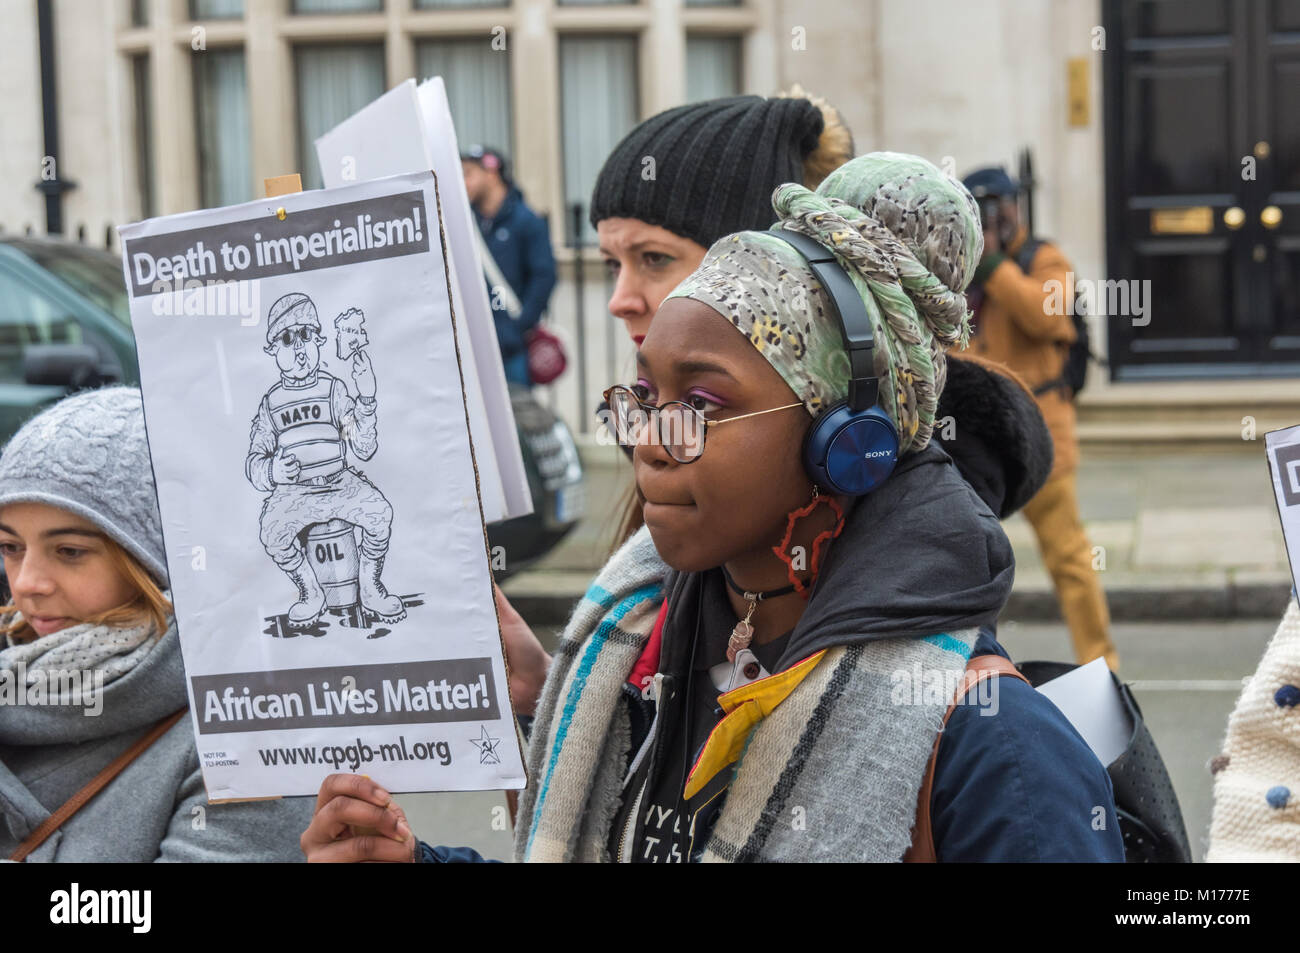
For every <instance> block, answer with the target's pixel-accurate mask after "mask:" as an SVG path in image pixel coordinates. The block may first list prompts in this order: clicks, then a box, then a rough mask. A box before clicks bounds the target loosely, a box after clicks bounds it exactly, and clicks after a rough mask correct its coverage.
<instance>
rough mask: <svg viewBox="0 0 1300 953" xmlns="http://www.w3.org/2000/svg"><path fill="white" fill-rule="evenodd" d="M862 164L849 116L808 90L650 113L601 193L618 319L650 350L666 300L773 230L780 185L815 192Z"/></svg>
mask: <svg viewBox="0 0 1300 953" xmlns="http://www.w3.org/2000/svg"><path fill="white" fill-rule="evenodd" d="M852 157H853V137H852V136H851V135H850V133H849V130H848V129H847V128H846V127H845V126H844V123H843V122H842V121H841V120H840V116H839V113H838V112H837V111H836V110H835V108H834V107H832V106H831V105H829V104H828V103H827V102H826V101H825V100H822V99H818V98H815V97H811V96H808V95H806V94H805V93H804V92H803V91H802V90H801V89H800V88H799V87H798V86H796V87H794V89H793V90H792V91H791V92H790V93H788V94H785V93H783V94H781V95H780V96H774V97H772V98H770V99H765V98H763V97H762V96H732V97H728V98H725V99H709V100H705V101H704V102H699V103H690V104H688V105H685V106H678V107H676V108H674V109H669V110H667V111H665V112H661V113H659V114H658V115H656V116H651V117H650V118H649V119H647V120H645V122H643V123H641V124H640V125H638V126H637V127H636V128H635V129H633V130H632V131H631V132H630V133H628V134H627V135H626V136H625V137H624V138H623V141H622V142H620V143H619V144H618V145H617V146H615V147H614V151H613V152H612V153H610V155H609V158H608V159H606V160H605V165H604V167H603V168H602V169H601V170H600V175H599V176H598V177H597V178H596V186H595V189H594V190H593V192H592V196H591V224H592V225H593V226H595V228H596V234H597V236H598V238H599V243H600V252H601V255H602V256H603V257H604V259H605V265H606V267H607V268H608V269H609V273H610V276H611V277H612V278H613V279H614V282H615V284H614V294H613V296H612V297H611V298H610V301H609V310H610V313H611V314H612V315H614V317H616V318H619V319H621V320H622V321H623V322H624V323H625V325H626V326H627V331H628V334H629V335H630V336H631V337H632V340H633V342H634V343H635V344H636V345H637V346H638V347H640V345H641V341H642V339H644V337H645V334H646V331H647V330H648V329H649V327H650V319H651V318H652V317H653V316H654V313H655V311H656V310H658V308H659V305H660V303H661V302H662V301H663V299H664V297H665V296H666V295H667V294H668V292H670V291H672V289H673V288H675V287H676V286H677V284H678V283H679V282H680V281H681V280H682V279H683V278H685V277H686V276H687V275H689V274H690V273H691V272H692V271H694V270H695V268H696V267H697V266H698V265H699V263H700V262H701V261H702V260H703V259H704V253H705V251H706V250H707V249H708V247H709V246H710V245H712V244H713V243H714V242H715V241H717V240H718V239H719V238H721V237H722V236H724V235H730V234H731V233H733V232H739V231H744V230H745V229H765V228H767V227H768V226H769V225H771V224H772V222H773V221H774V220H775V215H774V214H773V212H772V192H773V190H774V189H775V188H776V187H777V186H778V185H782V184H783V183H786V182H802V183H803V184H804V185H805V186H807V187H808V188H816V187H817V186H818V185H819V184H820V183H821V180H822V179H824V178H825V177H826V176H827V175H829V174H830V173H831V172H833V171H834V170H835V169H837V168H838V167H839V166H841V165H843V164H844V163H845V162H847V161H848V160H849V159H851V158H852Z"/></svg>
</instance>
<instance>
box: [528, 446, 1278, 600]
mask: <svg viewBox="0 0 1300 953" xmlns="http://www.w3.org/2000/svg"><path fill="white" fill-rule="evenodd" d="M1238 446H1239V447H1241V446H1242V445H1241V444H1240V443H1239V444H1238ZM582 456H583V463H584V466H585V469H586V473H587V480H588V482H587V515H586V516H585V518H584V519H583V520H582V522H581V523H580V524H579V525H578V526H577V527H576V528H575V530H574V531H573V532H572V533H571V534H570V535H569V536H568V537H567V538H566V539H565V540H564V541H563V542H562V543H561V544H560V545H559V546H558V547H557V548H556V549H555V550H553V551H552V552H551V553H549V554H548V555H547V556H546V558H545V559H544V560H542V561H541V562H539V563H536V564H534V565H533V566H530V567H527V568H526V569H524V570H523V571H521V572H519V573H517V574H515V575H513V576H512V577H511V578H509V579H508V580H506V582H505V583H504V584H503V586H502V588H503V589H504V590H505V592H506V594H507V595H508V596H509V597H510V599H511V601H512V602H513V603H514V605H515V606H516V608H518V609H519V611H520V612H521V613H522V614H523V616H524V618H526V619H528V620H529V621H532V622H534V623H535V624H545V623H554V624H559V623H563V622H564V620H565V619H567V618H568V614H569V611H570V610H571V609H572V607H573V605H574V603H576V602H577V600H578V599H579V598H580V597H581V596H582V593H583V592H585V591H586V588H587V585H588V583H589V582H590V581H591V579H592V577H593V576H594V575H595V572H596V570H597V569H599V567H600V566H601V564H602V563H603V561H604V559H605V557H606V555H607V554H608V552H609V547H610V544H611V542H612V540H613V538H614V534H615V532H616V528H617V526H618V522H619V521H618V515H619V513H620V512H621V505H622V501H623V500H624V498H625V497H624V494H625V492H626V487H628V486H629V485H630V484H631V480H632V476H631V467H630V465H629V464H628V463H627V462H626V461H625V460H623V459H622V456H621V454H620V453H619V451H618V450H617V448H614V447H610V446H600V445H597V444H594V443H588V444H586V445H584V446H583V447H582ZM1078 486H1079V506H1080V511H1081V513H1082V514H1083V518H1084V523H1085V526H1086V528H1087V531H1088V535H1089V539H1090V541H1091V543H1092V545H1093V547H1094V565H1095V566H1096V568H1097V571H1098V572H1099V573H1101V574H1102V582H1103V586H1104V587H1105V590H1106V594H1107V601H1108V603H1109V605H1110V610H1111V616H1112V618H1113V619H1114V620H1115V621H1117V622H1122V621H1143V620H1168V619H1187V620H1195V619H1244V618H1261V619H1263V618H1273V619H1276V618H1278V617H1279V616H1280V615H1281V613H1282V609H1283V608H1284V607H1285V605H1286V601H1287V598H1288V596H1289V593H1290V590H1291V576H1290V570H1289V568H1288V564H1287V558H1286V549H1285V545H1284V543H1283V539H1282V531H1281V528H1280V524H1279V522H1278V516H1277V507H1276V505H1275V503H1274V500H1273V490H1272V486H1271V483H1270V479H1269V473H1268V465H1267V463H1266V461H1265V458H1264V442H1263V441H1262V440H1260V441H1258V442H1256V443H1254V444H1251V445H1248V446H1246V447H1245V448H1244V449H1234V450H1230V451H1229V450H1214V449H1201V450H1196V451H1194V452H1180V451H1178V450H1176V449H1170V448H1168V447H1154V448H1152V449H1150V450H1147V449H1145V448H1141V447H1129V448H1124V449H1114V450H1110V451H1093V452H1091V453H1090V454H1089V455H1087V456H1085V458H1084V462H1083V464H1082V465H1081V467H1080V469H1079V474H1078ZM1004 527H1005V529H1006V533H1007V536H1008V538H1009V539H1010V540H1011V544H1012V546H1013V548H1014V549H1015V555H1016V582H1015V587H1014V589H1013V591H1012V595H1011V598H1010V600H1009V601H1008V603H1007V607H1006V610H1005V613H1004V618H1009V619H1018V620H1025V621H1041V622H1052V621H1059V620H1060V618H1061V616H1060V613H1059V611H1058V609H1057V605H1056V596H1055V592H1054V590H1053V587H1052V584H1051V579H1050V577H1049V576H1048V574H1047V572H1046V570H1045V569H1044V568H1043V564H1042V560H1041V559H1040V557H1039V554H1038V546H1037V541H1036V539H1035V537H1034V532H1033V528H1032V527H1031V526H1030V525H1029V523H1028V521H1026V520H1025V519H1024V518H1023V517H1022V516H1019V515H1017V516H1014V517H1012V518H1011V519H1010V520H1007V521H1006V523H1005V524H1004ZM507 559H508V554H507Z"/></svg>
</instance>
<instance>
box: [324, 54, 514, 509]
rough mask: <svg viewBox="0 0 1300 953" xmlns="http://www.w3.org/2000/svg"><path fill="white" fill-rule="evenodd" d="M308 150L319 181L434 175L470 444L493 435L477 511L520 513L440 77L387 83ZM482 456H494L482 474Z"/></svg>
mask: <svg viewBox="0 0 1300 953" xmlns="http://www.w3.org/2000/svg"><path fill="white" fill-rule="evenodd" d="M316 156H317V158H318V160H319V161H320V167H321V177H322V179H323V181H324V183H325V185H326V187H327V188H332V187H335V186H341V185H347V184H349V183H351V182H364V181H367V180H369V179H377V178H382V177H384V176H390V175H399V174H401V173H405V172H419V171H423V170H425V169H432V170H433V171H434V172H435V173H436V174H437V176H438V182H439V184H440V195H441V197H442V203H443V204H442V209H443V221H444V223H445V228H446V236H447V251H448V259H449V265H450V268H451V288H452V300H453V301H454V302H455V306H456V314H457V316H458V317H460V318H461V319H462V325H463V327H464V328H465V332H466V333H465V334H464V335H462V338H461V342H462V345H463V346H464V347H465V348H466V350H467V351H468V353H470V354H472V356H473V363H474V365H475V367H474V368H473V369H472V374H473V377H474V387H470V386H469V384H470V380H469V378H470V374H467V375H466V384H467V390H468V391H469V393H470V397H471V400H470V407H471V425H472V427H473V431H474V434H475V438H476V442H475V447H479V446H483V445H484V444H486V443H487V439H486V436H485V437H483V438H480V437H479V435H480V434H481V433H483V432H484V431H485V430H486V431H487V433H488V434H490V438H491V444H490V449H491V451H492V453H493V457H492V458H491V459H490V460H485V459H482V458H481V459H480V460H479V472H480V475H481V476H482V477H483V482H484V485H485V487H486V488H490V489H491V490H492V491H493V492H494V493H499V494H500V498H499V499H498V498H497V497H495V496H493V495H491V494H490V493H489V492H488V491H487V489H485V492H484V514H485V516H486V519H487V521H488V522H489V523H493V522H496V521H497V520H500V519H509V518H512V517H516V516H526V515H528V514H529V513H531V512H532V511H533V499H532V494H531V493H530V492H529V489H528V475H527V472H526V471H525V470H524V461H523V455H522V453H521V451H520V449H519V436H518V433H517V431H516V429H515V417H514V411H513V410H512V409H511V406H510V392H509V388H508V386H507V384H506V375H505V368H504V366H503V365H502V363H501V350H500V347H499V346H498V344H497V337H496V325H495V323H494V321H493V318H492V306H491V304H490V302H489V301H488V296H487V285H486V284H485V283H484V281H483V262H482V259H481V257H480V249H479V242H478V241H476V238H475V236H476V235H477V232H478V226H477V225H476V224H475V222H474V215H473V212H472V210H471V209H470V204H469V195H468V194H467V193H466V191H465V180H464V177H463V175H462V173H461V166H460V152H459V147H458V146H457V143H456V130H455V127H454V126H453V125H452V121H451V110H450V108H449V107H448V105H447V93H446V90H445V88H444V87H443V84H442V79H441V78H438V77H435V78H433V79H431V80H428V81H426V82H424V83H422V84H420V86H419V87H418V88H417V87H416V85H415V80H412V79H408V80H406V81H405V82H403V83H400V84H398V85H397V86H395V87H393V88H392V89H391V90H389V91H388V92H387V93H385V94H384V95H383V96H380V97H379V98H378V99H376V100H375V101H374V102H372V103H370V104H369V105H368V106H366V107H364V108H363V109H360V110H358V111H357V112H356V113H354V114H353V115H352V116H350V117H349V118H348V119H345V120H344V121H343V122H341V123H339V125H337V126H335V127H334V128H333V129H331V130H330V131H329V132H327V133H326V134H325V135H323V136H321V137H320V138H319V139H317V140H316ZM469 370H470V369H469V368H467V371H469ZM480 415H481V417H480ZM480 420H481V422H480ZM488 464H491V465H492V471H491V472H490V473H489V472H487V471H488ZM498 484H499V485H498Z"/></svg>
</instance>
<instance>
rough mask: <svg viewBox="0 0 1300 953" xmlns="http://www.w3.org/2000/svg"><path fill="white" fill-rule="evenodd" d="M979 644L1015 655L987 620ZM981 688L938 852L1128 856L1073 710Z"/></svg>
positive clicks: (948, 796)
mask: <svg viewBox="0 0 1300 953" xmlns="http://www.w3.org/2000/svg"><path fill="white" fill-rule="evenodd" d="M971 654H972V656H977V655H1001V656H1003V657H1004V658H1006V657H1008V656H1007V653H1006V650H1005V649H1003V648H1002V646H1001V645H1000V644H998V642H997V641H996V639H995V638H994V636H993V633H992V632H989V631H987V630H985V631H983V632H981V634H980V637H979V639H978V640H977V641H976V643H975V647H974V650H973V651H972V653H971ZM977 692H978V690H975V691H973V692H972V695H971V703H970V704H964V705H958V706H957V707H956V709H954V711H953V713H952V717H951V718H949V720H948V725H947V727H946V728H945V730H944V736H943V741H942V742H941V744H940V745H939V761H938V763H937V764H936V766H935V773H934V791H933V793H932V795H931V800H930V818H931V823H932V825H933V831H934V843H935V850H936V853H937V854H938V857H939V860H940V861H941V862H945V863H952V862H967V863H970V862H985V863H987V862H999V861H1001V862H1007V861H1057V862H1060V861H1072V862H1085V863H1089V862H1094V863H1095V862H1115V863H1123V861H1124V843H1123V838H1122V837H1121V836H1120V830H1119V821H1118V818H1117V817H1116V815H1115V800H1114V793H1113V791H1112V789H1111V783H1110V776H1109V775H1108V774H1107V773H1106V769H1105V768H1103V767H1102V766H1101V763H1100V762H1099V761H1098V760H1097V758H1096V756H1095V755H1093V753H1092V750H1091V749H1090V748H1089V747H1088V745H1087V743H1086V742H1085V741H1084V740H1083V738H1082V737H1080V735H1079V733H1078V732H1077V731H1075V729H1074V726H1073V725H1071V724H1070V722H1069V720H1068V719H1067V718H1066V717H1065V716H1064V715H1063V714H1061V712H1060V710H1059V709H1058V708H1057V707H1056V706H1055V705H1053V704H1052V703H1051V701H1049V700H1048V699H1047V697H1046V696H1045V695H1042V694H1040V693H1039V692H1037V691H1035V690H1034V689H1033V688H1031V687H1030V686H1028V685H1026V684H1025V683H1024V682H1022V681H1020V680H1019V679H1015V678H1000V679H999V680H998V693H997V696H996V700H997V701H996V704H997V710H996V714H991V715H990V714H981V712H982V711H985V709H983V708H981V706H980V705H978V704H975V703H974V699H975V698H977V697H979V696H978V694H977ZM990 707H991V706H990ZM420 846H421V853H422V860H424V861H425V862H426V863H465V862H470V863H472V862H481V861H482V860H483V858H482V857H480V856H479V854H478V853H476V852H475V851H473V850H471V849H469V848H467V847H431V846H429V845H428V844H424V843H421V845H420Z"/></svg>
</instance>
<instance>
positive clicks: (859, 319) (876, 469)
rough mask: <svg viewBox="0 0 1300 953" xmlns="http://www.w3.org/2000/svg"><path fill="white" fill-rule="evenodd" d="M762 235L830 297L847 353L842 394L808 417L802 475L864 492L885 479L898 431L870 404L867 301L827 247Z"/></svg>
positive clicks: (872, 382) (849, 492)
mask: <svg viewBox="0 0 1300 953" xmlns="http://www.w3.org/2000/svg"><path fill="white" fill-rule="evenodd" d="M767 234H769V235H775V236H776V237H777V238H779V239H781V240H782V241H784V242H786V243H788V244H789V245H791V246H793V247H794V249H795V250H796V251H798V252H799V254H801V255H803V257H804V258H806V259H807V260H808V264H809V266H810V267H811V268H812V272H813V274H814V275H816V276H817V280H818V281H820V282H821V285H822V288H824V289H825V290H826V296H827V297H828V298H829V299H830V302H831V311H832V312H834V314H835V317H836V319H837V320H838V321H839V326H840V334H841V335H843V337H844V348H845V350H846V351H848V354H849V366H850V376H849V396H848V399H847V400H842V401H840V402H839V403H836V404H832V405H831V406H830V407H827V408H826V409H825V410H823V411H822V412H821V413H820V414H818V415H817V418H816V419H815V420H814V421H813V424H812V427H811V428H809V430H808V436H807V437H805V438H804V444H803V465H804V469H805V470H806V471H807V472H808V479H810V480H812V481H813V483H814V484H816V485H817V486H819V487H822V488H823V489H827V490H830V491H832V492H833V493H840V494H843V495H846V496H865V495H866V494H868V493H870V492H871V491H872V490H874V489H876V487H878V486H880V484H882V483H884V482H885V480H887V479H888V478H889V475H890V474H891V473H892V472H893V471H894V465H895V464H896V463H897V462H898V430H897V429H896V428H895V427H894V422H893V421H892V420H890V419H889V415H888V414H886V413H885V412H884V411H883V410H881V409H880V407H879V406H877V404H876V397H877V396H878V394H879V391H880V382H879V380H877V379H876V373H875V366H874V365H873V363H872V353H873V351H874V349H875V334H874V332H873V331H872V328H871V318H870V316H869V315H868V314H867V306H866V305H865V304H864V303H863V301H862V298H861V296H860V295H859V294H858V289H857V288H856V287H854V285H853V281H852V279H850V278H849V276H848V274H847V273H846V272H845V271H844V269H843V268H842V267H841V266H840V263H839V262H838V261H836V260H835V255H834V254H832V253H831V251H830V249H828V248H826V247H825V246H824V245H822V244H821V243H819V242H817V241H814V240H813V239H811V238H809V237H808V236H806V235H800V234H798V233H796V232H787V231H782V230H774V231H770V232H768V233H767Z"/></svg>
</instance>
